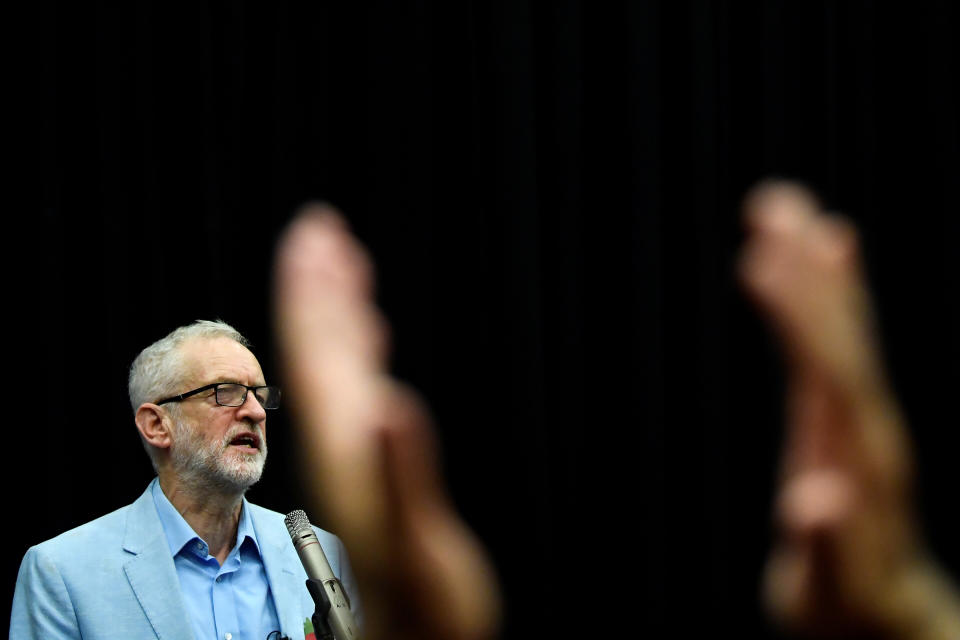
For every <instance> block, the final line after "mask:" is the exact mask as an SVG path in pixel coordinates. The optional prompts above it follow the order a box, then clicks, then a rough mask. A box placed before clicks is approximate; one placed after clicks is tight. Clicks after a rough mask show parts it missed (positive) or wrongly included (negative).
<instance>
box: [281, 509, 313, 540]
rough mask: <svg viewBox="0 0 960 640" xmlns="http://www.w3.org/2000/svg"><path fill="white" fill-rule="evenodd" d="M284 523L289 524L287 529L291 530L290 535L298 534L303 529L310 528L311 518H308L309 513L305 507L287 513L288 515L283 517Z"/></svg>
mask: <svg viewBox="0 0 960 640" xmlns="http://www.w3.org/2000/svg"><path fill="white" fill-rule="evenodd" d="M283 522H284V524H286V525H287V531H289V532H290V536H291V537H292V536H295V535H297V532H298V531H303V530H304V529H310V530H311V531H312V529H311V528H310V520H308V519H307V514H306V512H305V511H304V510H303V509H297V510H296V511H291V512H290V513H288V514H287V517H286V518H284V519H283Z"/></svg>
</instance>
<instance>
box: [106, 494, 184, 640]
mask: <svg viewBox="0 0 960 640" xmlns="http://www.w3.org/2000/svg"><path fill="white" fill-rule="evenodd" d="M156 482H157V481H156V480H154V481H153V482H152V483H151V484H150V486H149V487H147V490H146V491H145V492H144V493H143V495H141V496H140V497H139V498H138V499H137V501H136V502H134V503H133V505H131V508H130V512H129V515H128V516H127V529H126V532H125V534H124V540H123V548H124V549H125V550H126V551H128V552H129V553H132V554H133V557H132V558H131V559H130V560H128V561H127V563H126V564H125V565H124V566H123V571H124V573H125V574H126V576H127V581H128V582H129V583H130V587H131V588H132V589H133V592H134V593H135V594H136V596H137V601H138V602H139V603H140V607H141V608H142V609H143V613H144V614H145V615H146V616H147V619H148V620H150V624H151V625H152V626H153V630H154V633H156V634H157V638H159V639H160V640H180V639H181V638H193V629H192V627H191V625H190V622H189V620H188V619H187V615H186V608H185V606H184V603H183V596H182V594H181V593H180V581H179V579H178V578H177V570H176V568H175V567H174V565H173V558H172V557H171V556H170V547H169V546H168V545H167V538H166V536H165V535H164V533H163V525H161V524H160V518H159V517H158V516H157V510H156V507H155V506H154V504H153V494H152V489H153V484H154V483H156Z"/></svg>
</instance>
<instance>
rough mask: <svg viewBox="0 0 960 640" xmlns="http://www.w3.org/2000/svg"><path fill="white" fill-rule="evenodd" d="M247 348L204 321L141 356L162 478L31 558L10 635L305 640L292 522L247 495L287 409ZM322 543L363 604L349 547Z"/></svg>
mask: <svg viewBox="0 0 960 640" xmlns="http://www.w3.org/2000/svg"><path fill="white" fill-rule="evenodd" d="M248 347H249V344H248V342H247V341H246V339H245V338H244V337H243V336H242V335H240V333H238V332H237V331H236V330H235V329H233V328H232V327H230V326H229V325H227V324H225V323H223V322H219V321H218V322H210V321H197V322H195V323H193V324H191V325H188V326H185V327H180V328H178V329H176V330H175V331H173V332H172V333H170V334H169V335H168V336H166V337H165V338H163V339H161V340H159V341H157V342H156V343H154V344H152V345H151V346H149V347H147V348H146V349H144V350H143V351H142V352H141V353H140V355H139V356H137V358H136V360H135V361H134V363H133V365H132V366H131V369H130V380H129V392H130V401H131V404H132V406H133V409H134V412H135V421H136V425H137V429H138V430H139V432H140V437H141V439H142V441H143V444H144V447H145V448H146V450H147V453H148V454H149V456H150V459H151V461H152V463H153V466H154V469H155V470H156V472H157V478H155V479H154V480H153V482H151V483H150V485H149V486H148V487H147V489H146V491H145V492H144V493H143V495H141V496H140V498H139V499H138V500H137V501H136V502H134V503H133V504H131V505H128V506H126V507H124V508H122V509H119V510H117V511H115V512H113V513H111V514H108V515H106V516H103V517H101V518H99V519H97V520H94V521H93V522H89V523H87V524H85V525H82V526H80V527H78V528H76V529H73V530H71V531H68V532H66V533H64V534H62V535H60V536H58V537H56V538H53V539H52V540H48V541H47V542H44V543H42V544H39V545H37V546H35V547H32V548H31V549H30V550H29V551H28V552H27V554H26V556H25V557H24V559H23V562H22V564H21V567H20V574H19V576H18V578H17V587H16V592H15V594H14V600H13V612H12V618H11V626H10V637H11V638H17V639H18V640H19V639H20V638H25V639H30V638H38V639H39V638H81V637H82V638H85V639H88V640H91V639H98V638H117V639H121V638H122V639H125V640H126V639H129V638H175V639H179V638H191V637H192V638H196V639H197V640H200V639H208V638H222V639H224V640H234V639H236V640H240V639H244V640H246V639H250V640H264V639H265V638H267V636H268V635H269V634H271V632H273V631H279V632H280V634H279V635H283V636H288V637H290V638H291V639H294V638H300V639H302V638H304V634H305V631H304V622H305V621H306V620H308V619H309V618H310V616H311V615H312V613H313V611H314V603H313V600H312V598H311V596H310V595H309V592H308V591H307V589H306V586H305V584H304V582H305V579H306V575H305V572H304V570H303V567H302V565H301V563H300V560H299V558H298V557H297V554H296V551H295V549H294V547H293V544H292V543H291V540H290V536H289V533H288V532H287V529H286V526H285V524H284V522H283V515H282V514H279V513H276V512H273V511H269V510H267V509H264V508H262V507H258V506H256V505H253V504H250V503H249V502H247V500H246V499H245V498H244V493H245V492H246V490H247V489H249V488H250V487H251V486H252V485H253V484H254V483H256V482H257V481H258V480H259V479H260V475H261V473H262V472H263V465H264V462H265V460H266V456H267V442H266V419H267V411H268V410H270V409H275V408H276V407H277V406H278V403H279V400H280V391H279V389H278V388H276V387H272V386H267V385H266V383H265V381H264V377H263V372H262V371H261V369H260V365H259V363H258V362H257V359H256V358H255V357H254V355H253V354H252V353H251V352H250V350H249V349H248ZM317 536H318V538H319V539H320V542H321V546H322V547H323V548H324V551H325V553H326V556H327V558H328V560H329V562H330V565H331V568H332V569H333V571H334V573H335V574H336V575H337V576H338V577H339V578H340V580H341V581H342V582H343V584H344V588H345V589H346V590H347V592H348V594H349V595H350V596H351V597H352V596H353V594H354V593H355V589H354V584H353V575H352V572H351V568H350V565H349V562H348V560H347V556H346V553H345V550H344V547H343V545H342V543H341V542H340V540H339V539H338V538H337V537H336V536H334V535H332V534H330V533H327V532H325V531H321V530H319V529H318V530H317ZM353 601H354V602H356V598H353ZM272 637H276V635H274V636H272Z"/></svg>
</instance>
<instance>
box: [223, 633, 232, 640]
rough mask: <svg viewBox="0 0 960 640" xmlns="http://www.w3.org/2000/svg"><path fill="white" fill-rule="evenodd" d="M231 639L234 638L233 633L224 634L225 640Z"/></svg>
mask: <svg viewBox="0 0 960 640" xmlns="http://www.w3.org/2000/svg"><path fill="white" fill-rule="evenodd" d="M231 638H233V634H232V633H229V632H228V633H225V634H223V640H231Z"/></svg>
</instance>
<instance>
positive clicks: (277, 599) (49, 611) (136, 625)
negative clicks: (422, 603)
mask: <svg viewBox="0 0 960 640" xmlns="http://www.w3.org/2000/svg"><path fill="white" fill-rule="evenodd" d="M153 482H157V480H156V479H154V481H153ZM152 486H153V484H152V483H151V485H150V487H147V490H146V491H145V492H144V493H143V495H141V496H140V497H139V498H138V499H137V501H136V502H134V503H133V504H131V505H128V506H126V507H123V508H122V509H118V510H117V511H114V512H113V513H110V514H107V515H105V516H103V517H101V518H98V519H96V520H94V521H92V522H88V523H87V524H84V525H82V526H80V527H77V528H76V529H72V530H70V531H67V532H66V533H63V534H61V535H59V536H57V537H56V538H53V539H51V540H47V541H46V542H43V543H41V544H38V545H36V546H34V547H31V548H30V549H29V550H28V551H27V553H26V555H25V556H24V558H23V562H22V563H21V565H20V573H19V575H18V576H17V588H16V591H15V592H14V596H13V611H12V614H11V620H10V638H11V640H50V639H53V638H56V639H60V638H77V639H79V638H83V639H84V640H100V639H102V638H110V639H116V640H120V639H122V640H141V639H150V638H158V639H159V640H188V639H190V638H193V629H192V627H191V624H190V620H188V619H187V612H186V608H185V607H184V604H183V596H182V594H181V593H180V582H179V580H178V579H177V572H176V569H175V568H174V565H173V558H172V557H171V555H170V548H169V546H168V545H167V539H166V536H165V535H164V532H163V527H162V525H161V524H160V518H159V516H157V510H156V507H155V506H154V504H153V496H152V495H151V493H150V490H151V487H152ZM246 504H247V506H248V507H249V508H250V516H251V518H252V519H253V527H254V530H255V531H256V532H257V541H258V542H259V544H260V552H261V554H262V556H263V564H264V568H265V569H266V574H267V580H268V581H269V582H270V591H271V593H272V594H273V601H274V604H275V605H276V608H277V617H278V618H279V620H280V627H281V628H280V630H281V632H282V634H283V635H286V636H289V637H290V638H291V640H303V637H304V633H303V623H304V620H306V619H308V618H310V616H312V615H313V611H314V603H313V599H312V598H311V597H310V594H309V592H308V591H307V588H306V586H305V584H304V581H305V580H306V577H307V576H306V573H305V572H304V569H303V565H302V564H301V563H300V558H299V557H298V556H297V552H296V550H295V549H294V547H293V543H292V542H291V540H290V534H289V533H288V532H287V528H286V525H285V524H284V522H283V518H284V516H283V515H282V514H280V513H277V512H275V511H270V510H269V509H264V508H263V507H258V506H256V505H253V504H250V503H249V502H247V503H246ZM314 530H315V531H316V533H317V537H318V538H319V539H320V546H322V547H323V550H324V553H325V554H326V556H327V560H328V561H329V562H330V567H331V569H333V572H334V574H335V575H336V576H337V577H338V578H340V581H341V582H342V583H343V587H344V589H345V590H346V591H347V594H348V595H349V596H350V602H351V606H352V608H353V609H354V612H355V615H358V616H359V611H357V610H356V609H357V608H358V607H357V588H356V584H355V582H354V576H353V572H352V570H351V569H350V563H349V560H348V559H347V553H346V550H345V549H344V546H343V543H341V542H340V539H339V538H337V537H336V536H335V535H333V534H331V533H327V532H326V531H323V530H322V529H317V528H316V527H314ZM195 640H208V639H206V638H198V639H195ZM260 640H262V639H260Z"/></svg>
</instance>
